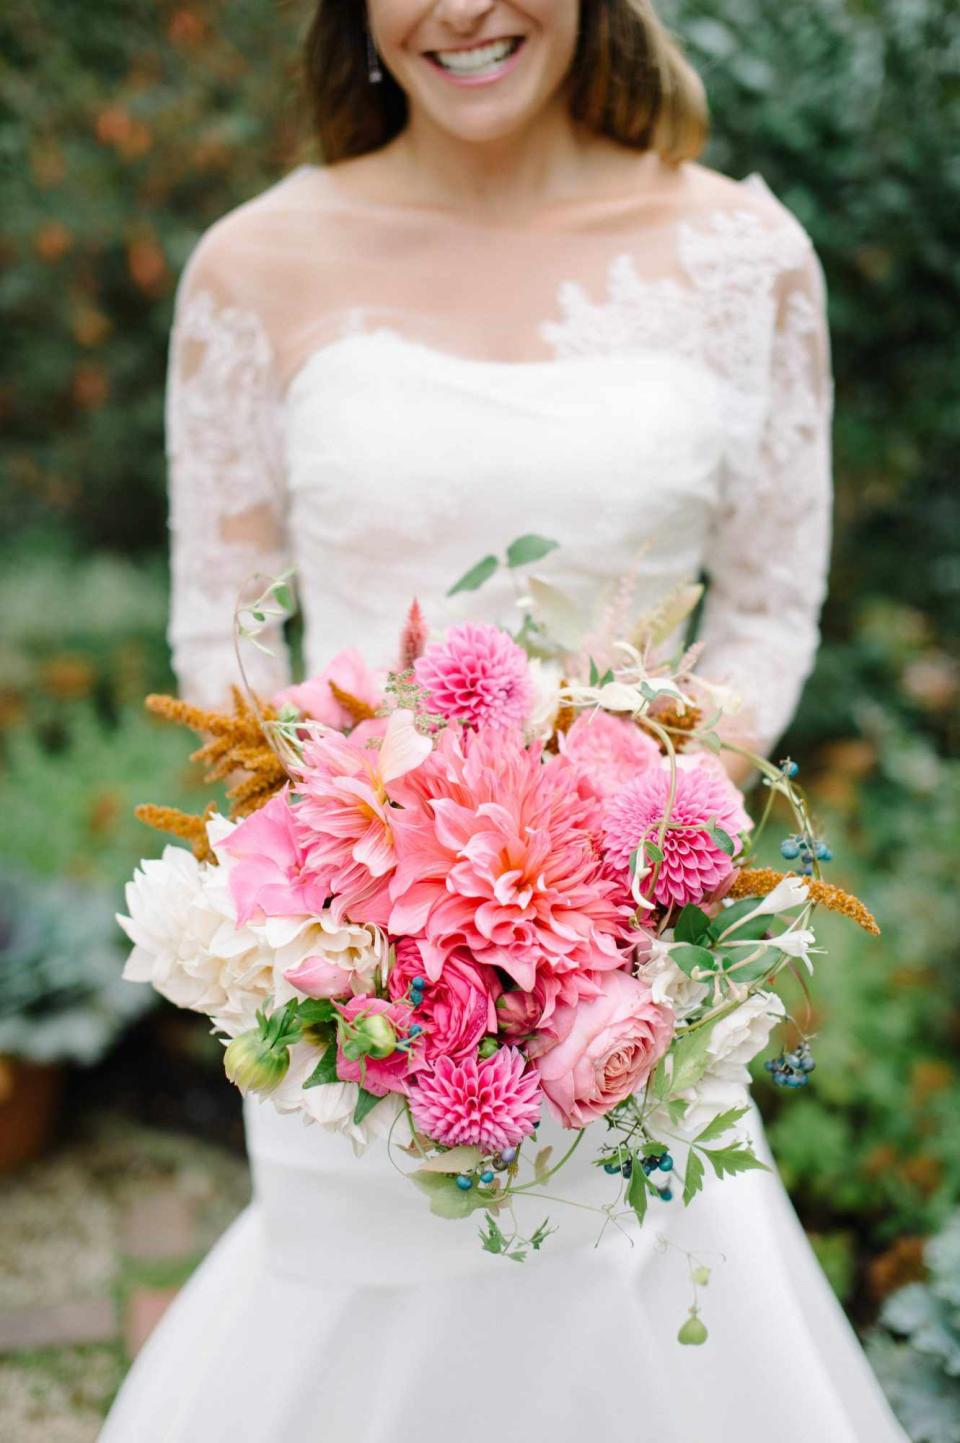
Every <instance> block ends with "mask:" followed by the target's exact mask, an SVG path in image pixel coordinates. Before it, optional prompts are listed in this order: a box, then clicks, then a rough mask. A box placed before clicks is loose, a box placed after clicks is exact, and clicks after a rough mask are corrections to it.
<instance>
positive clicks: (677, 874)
mask: <svg viewBox="0 0 960 1443" xmlns="http://www.w3.org/2000/svg"><path fill="white" fill-rule="evenodd" d="M669 793H670V775H669V772H668V771H666V770H665V769H664V768H662V767H650V768H649V769H648V770H647V771H645V772H643V773H641V775H640V776H639V777H636V778H635V779H634V780H633V781H632V782H629V783H628V784H627V786H625V787H624V788H623V789H622V791H619V792H617V794H616V795H615V796H614V797H612V798H611V799H610V801H609V802H608V804H607V808H606V811H605V813H604V818H603V835H604V853H605V855H606V859H607V862H608V864H609V865H610V866H611V867H612V868H613V869H614V871H615V872H617V873H618V874H619V875H620V876H621V877H622V878H623V880H624V882H625V883H626V884H627V885H629V882H630V854H631V852H633V850H634V849H635V848H636V847H637V846H639V844H640V842H641V841H643V840H645V839H649V840H651V841H656V842H659V833H657V827H658V826H659V824H660V822H661V821H662V819H663V816H664V813H665V812H666V808H667V801H668V798H669ZM670 820H671V822H678V823H681V824H682V827H683V830H676V831H675V830H672V829H668V830H667V832H666V834H665V837H664V842H663V862H662V863H661V866H660V871H659V874H658V876H657V880H656V883H655V884H654V887H653V892H652V894H650V895H652V899H653V900H654V901H655V902H657V903H658V904H659V905H660V906H661V907H669V906H672V905H676V906H680V907H682V906H685V905H686V903H688V902H701V901H702V900H703V899H704V897H706V896H708V895H709V894H710V893H711V892H712V891H714V889H715V888H716V887H718V886H719V885H720V883H721V882H725V881H726V880H727V878H728V877H729V875H730V873H731V872H732V871H733V861H732V859H731V858H730V857H728V856H727V854H726V853H725V852H724V851H723V850H722V848H721V847H719V846H718V845H717V843H716V842H715V841H714V840H713V838H712V837H711V836H710V833H709V831H708V830H707V828H708V827H709V826H710V823H711V821H713V820H715V821H716V823H717V826H718V827H719V828H720V829H721V830H722V831H724V832H726V833H727V835H728V836H729V837H731V838H732V839H733V845H734V852H735V853H736V852H738V851H739V850H740V838H739V836H738V833H739V832H741V831H743V830H744V829H745V828H747V827H749V825H750V819H749V817H748V816H747V814H746V813H745V811H744V810H743V805H742V797H741V794H740V793H739V792H738V791H737V789H736V787H735V786H734V785H733V783H732V782H731V781H730V780H729V779H728V778H727V777H726V776H725V774H723V773H722V772H721V770H720V769H719V768H714V767H712V766H708V765H704V766H691V767H681V768H680V769H679V770H678V772H677V794H676V797H675V799H674V804H673V809H672V812H671V814H670Z"/></svg>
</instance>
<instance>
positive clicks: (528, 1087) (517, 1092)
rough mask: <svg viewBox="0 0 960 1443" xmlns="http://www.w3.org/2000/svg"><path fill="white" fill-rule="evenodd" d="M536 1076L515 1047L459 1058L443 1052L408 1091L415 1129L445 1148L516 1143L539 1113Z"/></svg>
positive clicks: (530, 1130)
mask: <svg viewBox="0 0 960 1443" xmlns="http://www.w3.org/2000/svg"><path fill="white" fill-rule="evenodd" d="M540 1103H541V1093H540V1081H539V1078H538V1077H537V1074H536V1072H534V1071H533V1069H532V1068H529V1069H528V1068H527V1064H526V1061H525V1059H524V1056H523V1053H522V1052H520V1051H518V1049H517V1048H516V1047H501V1048H500V1049H499V1050H498V1051H497V1052H495V1053H494V1054H493V1056H492V1057H488V1058H486V1059H484V1060H482V1061H478V1060H477V1058H476V1057H468V1058H465V1059H464V1060H463V1061H462V1062H457V1061H455V1060H454V1059H453V1058H452V1057H441V1058H439V1059H438V1060H437V1063H436V1065H435V1066H434V1067H433V1068H432V1070H430V1069H428V1070H426V1071H424V1072H421V1073H420V1074H419V1076H418V1077H417V1079H416V1085H415V1087H414V1088H413V1089H412V1090H411V1093H410V1111H411V1113H412V1114H413V1120H414V1123H415V1124H416V1127H417V1130H418V1131H419V1132H422V1133H423V1134H424V1136H425V1137H429V1138H431V1139H432V1140H433V1141H434V1142H439V1143H442V1144H443V1146H444V1147H456V1146H457V1145H458V1144H467V1145H473V1146H476V1147H479V1148H481V1149H482V1150H483V1151H484V1152H499V1151H500V1150H501V1148H504V1147H515V1146H516V1145H517V1144H518V1143H520V1142H522V1141H523V1139H524V1138H525V1137H530V1136H531V1134H532V1133H533V1130H534V1126H533V1125H534V1123H535V1122H536V1121H537V1119H538V1118H539V1116H540Z"/></svg>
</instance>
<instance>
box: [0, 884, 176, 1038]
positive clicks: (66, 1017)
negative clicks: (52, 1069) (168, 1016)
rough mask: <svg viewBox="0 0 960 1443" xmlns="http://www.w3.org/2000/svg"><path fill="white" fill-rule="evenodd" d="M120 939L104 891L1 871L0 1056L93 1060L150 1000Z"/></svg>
mask: <svg viewBox="0 0 960 1443" xmlns="http://www.w3.org/2000/svg"><path fill="white" fill-rule="evenodd" d="M120 940H122V939H121V938H120V934H119V932H118V929H117V925H116V922H115V921H114V908H113V900H112V896H111V894H110V892H109V890H107V889H104V888H90V887H87V886H84V887H80V886H77V885H76V884H72V883H68V882H65V881H52V882H38V881H35V880H33V879H31V878H28V877H26V876H25V875H22V874H19V873H15V872H12V871H3V872H0V1055H3V1054H6V1055H7V1056H13V1057H22V1058H27V1059H29V1060H30V1061H33V1062H76V1063H82V1064H83V1065H85V1066H88V1065H90V1064H91V1063H94V1062H97V1061H98V1060H99V1059H100V1058H101V1057H102V1056H103V1054H104V1053H105V1052H106V1051H107V1050H108V1048H109V1047H110V1045H111V1043H112V1042H113V1041H114V1040H115V1038H116V1037H117V1036H118V1035H119V1033H120V1032H121V1031H122V1030H123V1028H124V1027H126V1026H127V1025H128V1024H129V1023H130V1022H131V1021H132V1020H133V1019H134V1018H136V1017H138V1016H139V1015H140V1014H141V1013H142V1012H144V1011H145V1009H146V1008H147V1007H149V1006H150V1005H151V1003H152V1001H153V998H152V996H151V994H150V993H149V992H148V991H147V989H146V988H143V987H131V986H130V984H129V983H128V982H124V981H123V979H122V977H121V965H122V964H121V956H120V949H119V947H118V942H119V941H120Z"/></svg>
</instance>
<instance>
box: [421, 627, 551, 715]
mask: <svg viewBox="0 0 960 1443" xmlns="http://www.w3.org/2000/svg"><path fill="white" fill-rule="evenodd" d="M413 673H414V676H415V677H416V679H417V681H418V682H419V683H420V685H421V686H422V687H424V688H425V689H426V691H427V692H428V697H427V705H428V707H429V709H430V710H431V711H433V712H439V714H440V715H441V716H443V717H446V718H447V719H448V720H449V721H462V722H466V723H467V724H468V725H469V726H475V727H478V726H489V727H495V728H498V729H503V728H512V727H517V726H521V725H522V724H523V722H524V721H525V720H526V717H527V714H528V712H529V711H530V708H531V706H532V705H533V699H534V693H533V684H532V682H531V681H530V668H529V664H528V662H527V654H526V652H525V651H524V650H523V648H522V647H520V646H518V645H517V643H516V642H515V641H514V640H513V638H512V637H510V636H508V635H507V633H506V632H505V631H502V630H501V629H500V627H499V626H490V625H489V624H487V623H481V624H479V625H478V624H475V623H473V622H465V623H464V624H463V625H462V626H452V627H451V628H450V629H449V631H448V632H447V634H446V636H445V637H444V639H443V641H438V642H434V644H433V645H432V646H428V647H427V649H426V651H425V652H424V653H423V655H422V656H420V657H418V658H417V660H416V661H415V662H414V664H413Z"/></svg>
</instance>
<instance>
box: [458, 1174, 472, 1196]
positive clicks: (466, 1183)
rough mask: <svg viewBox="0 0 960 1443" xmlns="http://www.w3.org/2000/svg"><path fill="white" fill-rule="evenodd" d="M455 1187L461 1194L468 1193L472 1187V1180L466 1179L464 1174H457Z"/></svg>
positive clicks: (470, 1178)
mask: <svg viewBox="0 0 960 1443" xmlns="http://www.w3.org/2000/svg"><path fill="white" fill-rule="evenodd" d="M457 1187H458V1188H459V1189H460V1191H461V1192H469V1191H470V1189H471V1188H472V1187H473V1178H472V1177H467V1175H466V1173H462V1172H461V1173H458V1174H457Z"/></svg>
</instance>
